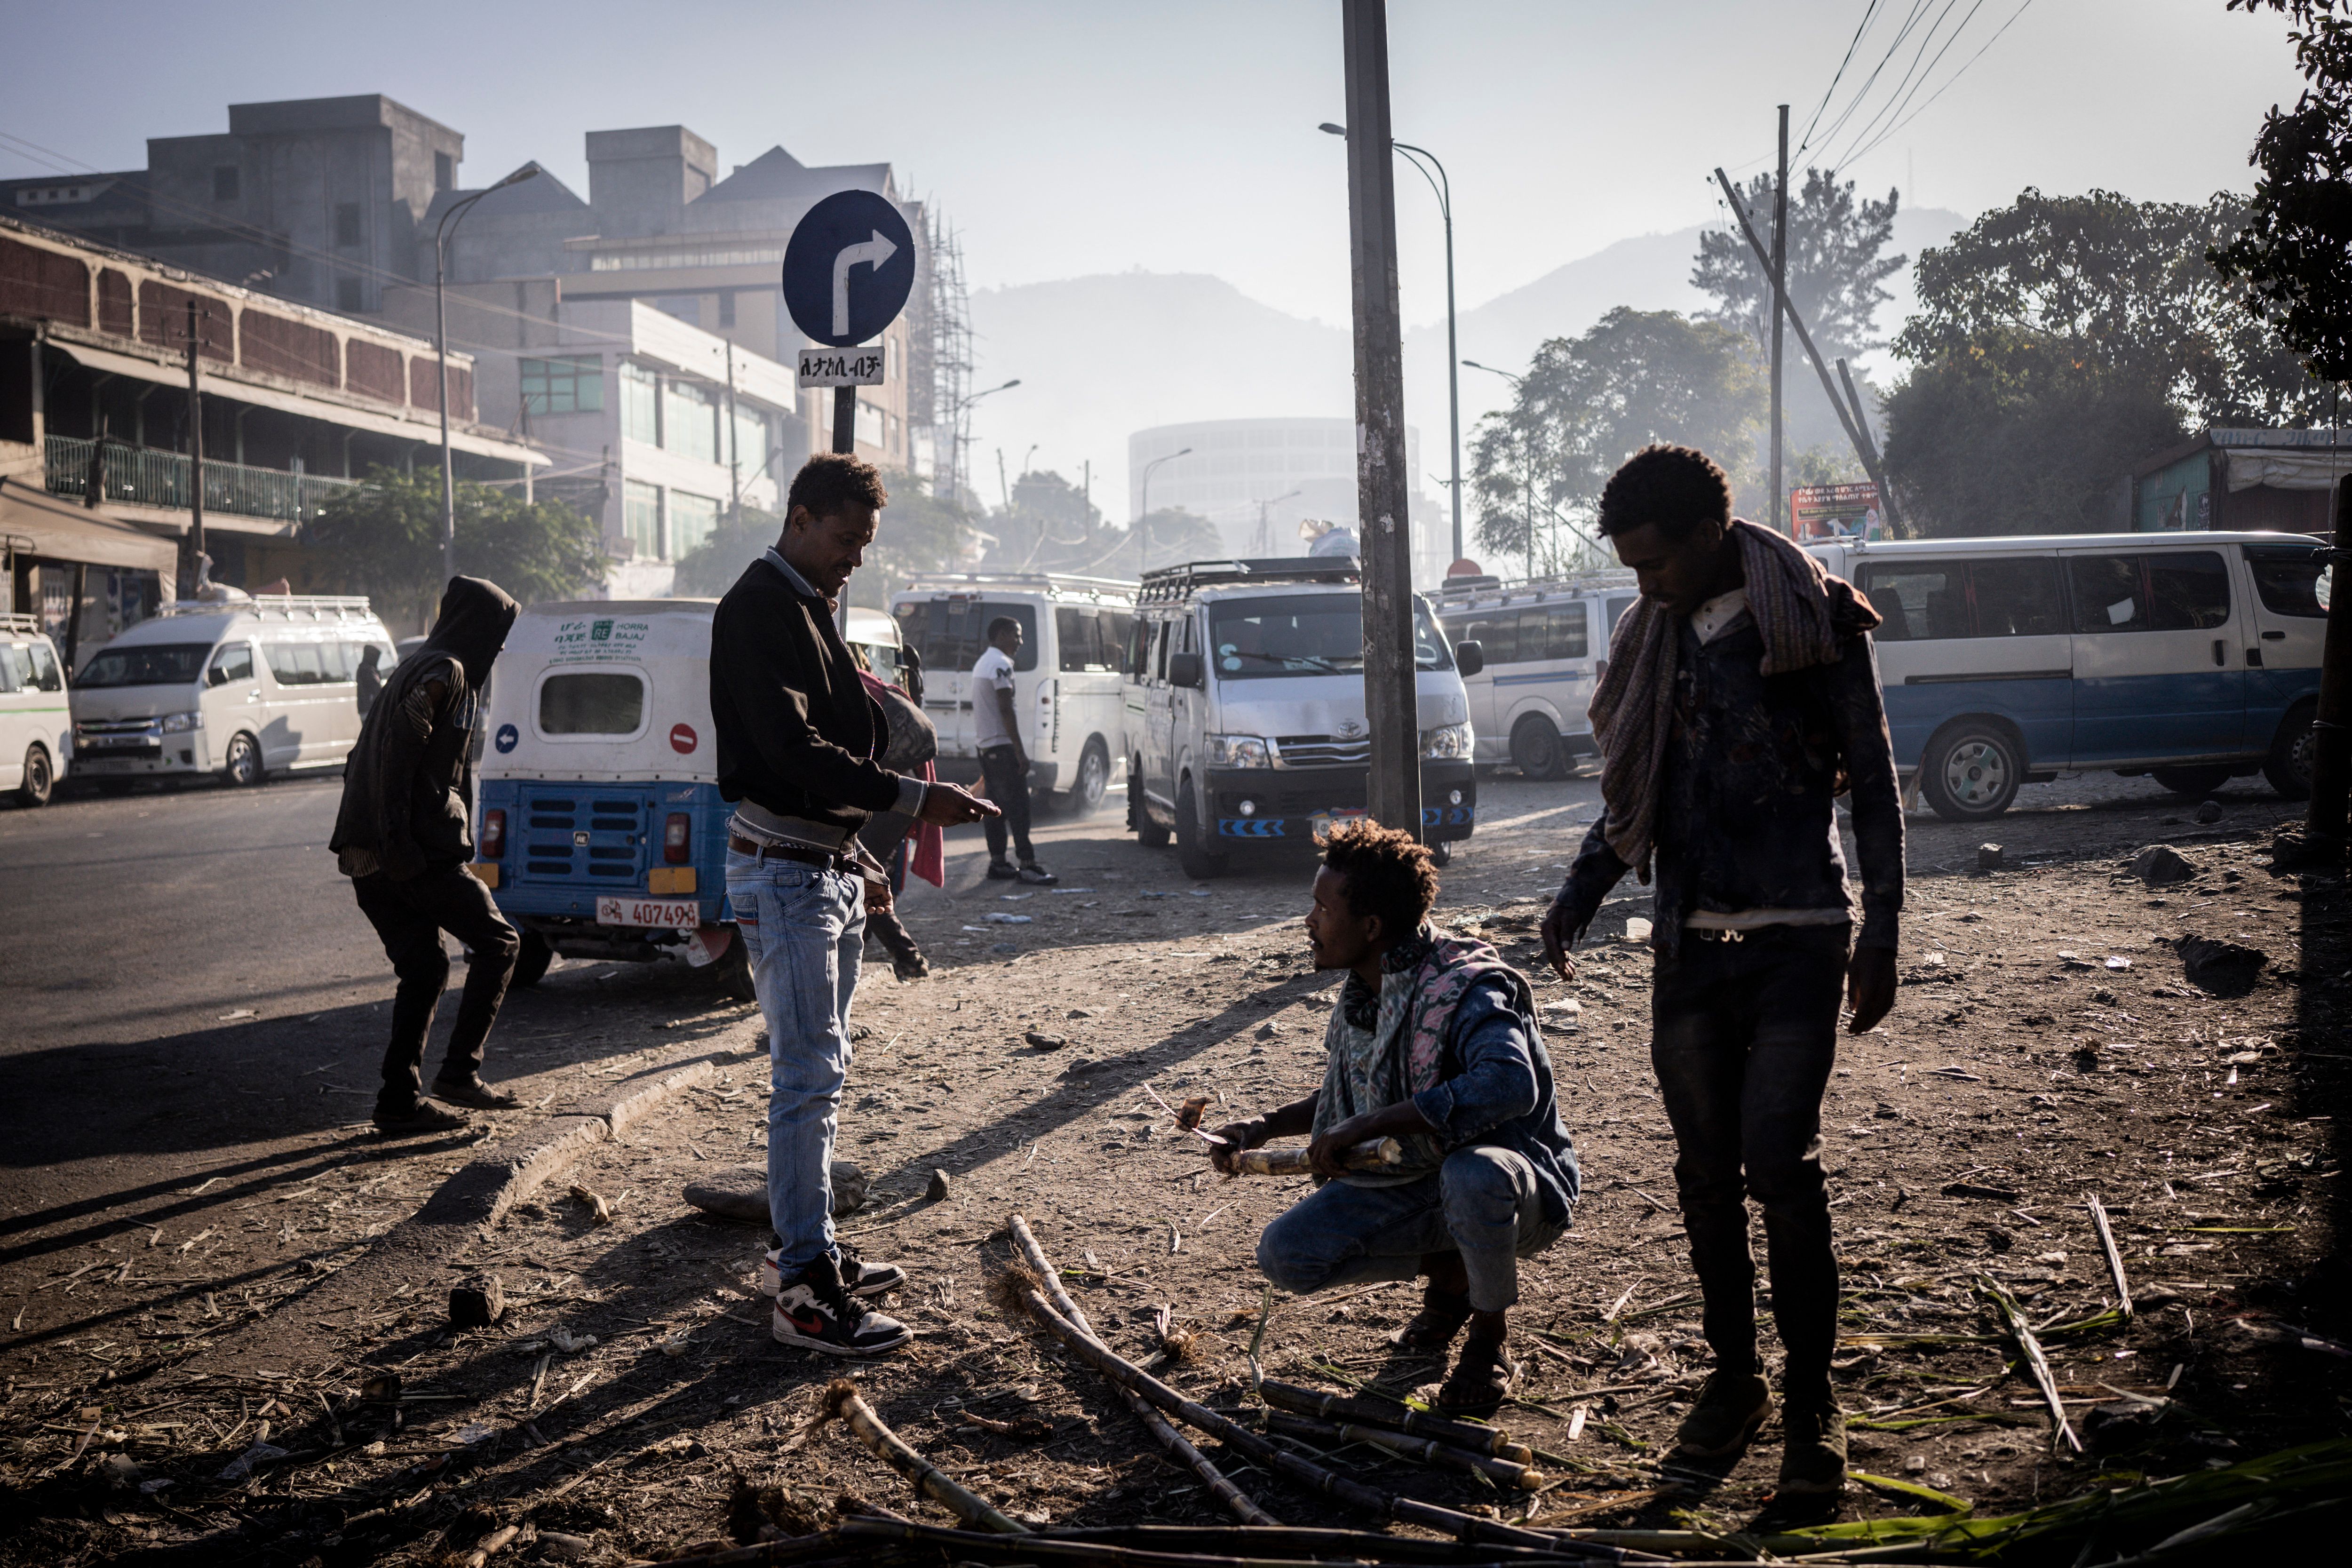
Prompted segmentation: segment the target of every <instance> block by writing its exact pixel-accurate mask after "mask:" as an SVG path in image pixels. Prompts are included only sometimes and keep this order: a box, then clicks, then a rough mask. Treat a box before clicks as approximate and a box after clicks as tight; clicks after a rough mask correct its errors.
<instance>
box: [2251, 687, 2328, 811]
mask: <svg viewBox="0 0 2352 1568" xmlns="http://www.w3.org/2000/svg"><path fill="white" fill-rule="evenodd" d="M2318 716H2319V708H2318V705H2317V704H2315V703H2311V702H2299V703H2297V704H2295V706H2294V707H2293V708H2291V709H2289V710H2287V716H2286V718H2285V720H2284V721H2283V722H2282V723H2281V724H2280V725H2279V727H2278V733H2277V734H2275V735H2273V736H2272V737H2271V754H2270V755H2269V756H2267V757H2265V758H2264V759H2263V777H2264V778H2266V779H2268V780H2270V784H2271V788H2273V789H2274V790H2276V791H2278V792H2279V796H2280V798H2281V799H2284V800H2309V799H2310V798H2311V743H2312V721H2313V720H2314V719H2316V718H2317V717H2318Z"/></svg>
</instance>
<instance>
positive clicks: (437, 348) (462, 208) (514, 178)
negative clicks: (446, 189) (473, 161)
mask: <svg viewBox="0 0 2352 1568" xmlns="http://www.w3.org/2000/svg"><path fill="white" fill-rule="evenodd" d="M538 173H539V165H538V164H536V163H526V164H524V165H523V166H522V167H521V168H520V169H517V170H516V171H515V172H514V173H513V174H509V175H508V176H507V177H506V178H505V179H503V180H500V181H499V183H498V184H495V185H487V186H485V187H483V188H482V189H481V190H478V191H476V192H475V193H474V194H473V195H470V196H467V198H466V199H465V200H463V201H460V202H454V203H452V204H450V207H449V210H448V211H447V212H445V213H443V214H442V215H441V222H440V223H439V225H438V226H436V227H435V229H434V230H433V357H434V358H435V359H436V361H437V362H439V375H440V388H441V391H440V395H439V397H438V398H437V399H436V401H437V402H438V403H439V404H440V405H441V575H442V577H443V578H444V579H445V580H446V579H447V578H451V577H455V576H456V575H457V464H456V461H455V459H453V458H451V457H450V455H449V303H448V279H449V236H450V235H451V233H453V232H454V231H455V229H456V226H457V221H458V220H459V219H460V218H462V217H464V216H466V214H467V212H468V211H469V210H471V209H472V207H473V205H474V204H475V203H476V202H478V201H480V200H481V199H482V198H483V197H484V196H487V195H489V194H490V193H491V192H492V191H503V190H505V189H506V188H507V187H508V186H509V185H515V184H521V183H522V182H523V181H525V180H528V179H530V178H532V177H533V176H535V175H536V174H538ZM523 471H524V472H525V473H526V474H528V473H529V472H530V467H529V465H527V464H526V465H525V466H524V469H523Z"/></svg>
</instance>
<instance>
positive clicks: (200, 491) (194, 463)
mask: <svg viewBox="0 0 2352 1568" xmlns="http://www.w3.org/2000/svg"><path fill="white" fill-rule="evenodd" d="M197 321H198V317H197V313H196V302H195V301H194V300H189V301H188V571H187V584H186V588H187V594H188V596H189V597H191V598H193V597H194V596H195V592H196V589H197V588H198V587H199V586H201V585H202V584H203V583H204V581H205V576H206V573H205V395H204V393H203V391H202V390H201V389H200V388H199V387H198V384H197V380H196V374H197V373H196V359H197V356H198V355H199V354H200V353H202V352H203V348H204V341H203V331H202V329H201V328H200V327H199V326H198V325H197Z"/></svg>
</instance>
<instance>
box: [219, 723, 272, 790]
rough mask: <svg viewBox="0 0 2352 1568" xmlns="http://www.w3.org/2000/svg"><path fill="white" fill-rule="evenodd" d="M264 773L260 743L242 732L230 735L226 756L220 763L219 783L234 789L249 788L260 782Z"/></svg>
mask: <svg viewBox="0 0 2352 1568" xmlns="http://www.w3.org/2000/svg"><path fill="white" fill-rule="evenodd" d="M264 772H265V770H264V769H263V767H262V765H261V742H258V741H257V740H255V739H254V738H253V737H252V736H251V735H249V734H247V732H246V731H243V730H239V731H237V732H236V734H234V735H231V736H230V737H229V738H228V756H227V758H226V761H224V762H223V763H221V782H222V783H223V784H229V785H231V786H233V787H236V788H240V789H244V788H250V787H252V786H253V785H255V784H259V783H260V782H261V780H262V776H263V773H264Z"/></svg>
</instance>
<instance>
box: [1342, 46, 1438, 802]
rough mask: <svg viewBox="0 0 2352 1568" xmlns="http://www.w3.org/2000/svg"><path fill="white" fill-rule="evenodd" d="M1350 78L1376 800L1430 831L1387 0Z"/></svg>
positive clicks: (1352, 239) (1367, 658)
mask: <svg viewBox="0 0 2352 1568" xmlns="http://www.w3.org/2000/svg"><path fill="white" fill-rule="evenodd" d="M1339 15H1340V21H1341V31H1342V34H1343V37H1344V43H1345V48H1346V52H1347V75H1348V131H1349V136H1348V241H1349V283H1350V286H1351V289H1352V292H1353V294H1354V297H1355V298H1354V312H1353V313H1354V317H1355V327H1356V517H1357V521H1358V525H1359V527H1360V530H1361V531H1362V537H1363V548H1364V556H1363V562H1364V567H1363V570H1364V589H1363V605H1364V716H1365V717H1366V718H1367V719H1369V720H1370V721H1371V731H1372V735H1371V741H1372V754H1371V768H1370V776H1369V777H1368V778H1367V780H1366V781H1365V782H1366V784H1367V795H1366V805H1369V806H1370V810H1371V815H1372V817H1373V820H1375V821H1377V822H1379V823H1381V824H1382V825H1383V826H1388V827H1393V828H1401V829H1402V830H1403V831H1405V832H1407V833H1410V834H1412V836H1413V837H1416V838H1418V837H1421V831H1422V824H1421V716H1420V709H1419V706H1418V704H1417V703H1416V702H1415V700H1414V692H1413V658H1412V518H1411V516H1410V515H1409V514H1408V513H1407V511H1406V510H1405V499H1406V496H1407V493H1408V490H1409V488H1410V487H1409V485H1408V482H1407V476H1406V473H1405V449H1404V342H1403V323H1402V321H1400V319H1399V317H1398V311H1397V250H1396V181H1395V173H1396V165H1395V163H1393V162H1392V161H1391V152H1390V146H1391V140H1390V135H1389V129H1390V128H1389V33H1388V11H1387V5H1386V0H1340V12H1339Z"/></svg>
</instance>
